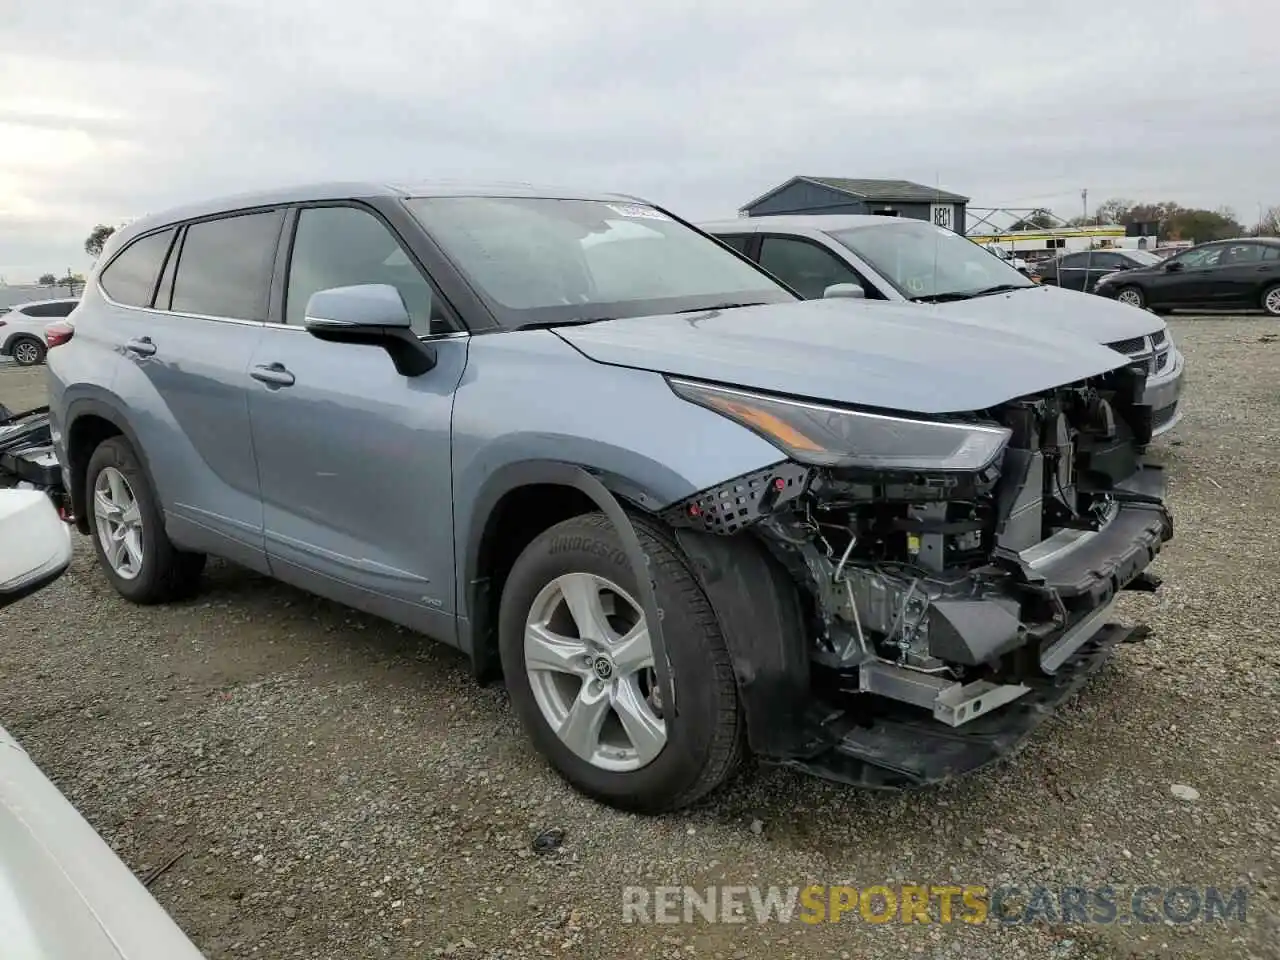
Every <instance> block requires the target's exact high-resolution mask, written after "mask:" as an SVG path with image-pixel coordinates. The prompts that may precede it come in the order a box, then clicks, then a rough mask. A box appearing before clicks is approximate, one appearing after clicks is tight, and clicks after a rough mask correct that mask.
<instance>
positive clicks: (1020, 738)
mask: <svg viewBox="0 0 1280 960" xmlns="http://www.w3.org/2000/svg"><path fill="white" fill-rule="evenodd" d="M1132 632H1133V628H1131V627H1124V626H1120V625H1118V624H1105V625H1104V626H1103V627H1102V628H1101V629H1100V630H1098V631H1097V632H1096V633H1094V634H1093V635H1092V636H1090V637H1089V638H1088V639H1087V640H1086V641H1085V642H1083V643H1082V644H1080V645H1079V646H1078V647H1076V649H1075V650H1073V651H1072V652H1071V653H1070V654H1068V655H1067V656H1066V658H1065V659H1064V660H1063V661H1062V663H1061V664H1060V666H1059V668H1058V670H1057V672H1056V673H1055V674H1054V676H1052V677H1043V678H1036V679H1033V680H1028V681H1027V682H1026V685H1027V687H1028V690H1027V692H1026V693H1025V694H1024V695H1021V696H1019V697H1018V699H1016V700H1014V701H1013V702H1012V703H1008V704H1006V705H1004V706H1002V707H1001V709H999V710H997V711H995V712H993V713H988V714H984V715H982V716H979V717H978V718H977V719H975V720H972V721H971V722H968V723H965V724H963V725H962V726H958V727H952V726H948V725H943V724H940V723H938V722H937V720H936V719H934V717H932V716H930V715H929V714H924V713H922V712H920V711H919V710H917V709H914V708H912V707H910V706H907V705H905V704H904V705H903V706H901V707H897V708H895V709H892V710H889V711H887V712H885V713H884V714H883V715H879V716H876V717H874V718H873V719H871V720H870V721H867V722H863V723H859V722H856V721H855V720H853V719H852V718H850V717H849V716H847V715H845V716H842V717H840V718H838V719H837V720H833V721H832V722H831V723H830V724H829V725H828V726H827V727H826V728H825V730H824V734H825V745H824V746H823V747H822V748H821V749H819V750H816V751H814V752H813V753H812V754H810V755H809V756H806V757H790V758H786V759H783V760H779V761H775V762H776V765H778V766H784V767H789V768H792V769H796V770H800V771H803V772H805V773H808V774H811V775H813V776H818V777H822V778H824V779H827V780H835V781H838V782H840V783H846V784H850V785H852V786H860V787H868V788H872V789H901V788H904V787H920V786H927V785H929V784H937V783H942V782H945V781H948V780H952V779H954V778H956V777H960V776H963V775H965V774H968V773H972V772H974V771H976V770H978V769H980V768H982V767H985V766H987V765H988V764H991V763H994V762H995V761H997V760H1000V759H1002V758H1005V757H1008V756H1011V755H1013V754H1014V753H1015V752H1017V750H1018V749H1020V748H1021V746H1022V745H1023V744H1024V743H1025V742H1026V740H1027V738H1028V737H1029V736H1030V735H1031V733H1032V732H1033V731H1034V730H1035V728H1036V727H1037V726H1039V725H1040V723H1041V722H1042V721H1043V720H1044V719H1045V718H1046V717H1047V716H1049V715H1050V714H1051V713H1053V712H1054V711H1055V710H1056V709H1057V708H1058V707H1059V706H1061V704H1062V703H1063V702H1064V701H1066V700H1067V699H1068V698H1069V697H1070V696H1071V695H1072V694H1073V693H1075V692H1076V691H1077V690H1079V688H1080V687H1081V686H1082V685H1083V684H1084V683H1085V681H1086V680H1088V678H1089V677H1090V676H1092V675H1093V674H1094V673H1096V672H1097V671H1098V670H1099V669H1100V668H1101V667H1102V666H1103V664H1105V663H1106V661H1107V660H1108V659H1109V657H1110V655H1111V653H1112V652H1113V651H1114V649H1115V647H1116V645H1117V644H1119V643H1121V642H1123V641H1124V640H1126V639H1127V638H1128V637H1129V635H1130V634H1131V633H1132Z"/></svg>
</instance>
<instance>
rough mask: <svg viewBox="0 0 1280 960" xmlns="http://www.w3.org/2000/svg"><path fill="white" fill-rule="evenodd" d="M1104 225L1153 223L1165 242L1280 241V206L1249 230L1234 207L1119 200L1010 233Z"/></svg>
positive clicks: (1044, 217)
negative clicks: (1092, 210)
mask: <svg viewBox="0 0 1280 960" xmlns="http://www.w3.org/2000/svg"><path fill="white" fill-rule="evenodd" d="M1104 223H1115V224H1119V225H1120V226H1123V227H1127V226H1130V225H1132V224H1137V223H1152V224H1155V225H1156V235H1157V236H1158V237H1159V238H1160V239H1161V240H1192V241H1194V242H1196V243H1208V242H1209V241H1210V240H1230V239H1231V238H1233V237H1280V206H1274V207H1269V208H1267V209H1265V210H1261V211H1259V216H1258V220H1257V222H1256V223H1254V224H1251V225H1248V226H1246V225H1245V224H1243V223H1242V222H1241V221H1240V218H1239V217H1238V216H1237V215H1236V213H1235V211H1234V210H1232V209H1231V208H1230V207H1219V208H1218V209H1217V210H1204V209H1200V208H1198V207H1184V206H1183V205H1182V204H1180V203H1178V202H1176V201H1174V200H1163V201H1160V202H1159V203H1137V202H1135V201H1133V200H1124V199H1121V198H1115V199H1111V200H1107V201H1106V202H1105V203H1102V204H1099V205H1098V208H1097V209H1096V210H1095V211H1094V212H1093V214H1091V215H1090V216H1088V217H1083V216H1080V217H1072V218H1071V219H1069V220H1068V219H1063V218H1062V217H1058V216H1056V215H1055V214H1054V213H1053V211H1052V210H1049V209H1047V208H1041V209H1039V210H1034V211H1032V212H1031V213H1029V214H1027V215H1026V216H1025V217H1023V218H1022V219H1021V220H1019V221H1018V222H1017V223H1015V224H1014V225H1013V226H1012V227H1010V228H1009V229H1011V230H1045V229H1049V228H1051V227H1057V226H1062V225H1063V224H1066V225H1067V226H1071V227H1084V226H1096V225H1098V224H1104Z"/></svg>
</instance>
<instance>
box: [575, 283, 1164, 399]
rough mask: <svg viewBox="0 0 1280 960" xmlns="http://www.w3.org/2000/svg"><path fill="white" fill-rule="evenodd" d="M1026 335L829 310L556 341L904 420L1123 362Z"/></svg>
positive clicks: (623, 328)
mask: <svg viewBox="0 0 1280 960" xmlns="http://www.w3.org/2000/svg"><path fill="white" fill-rule="evenodd" d="M1126 309H1130V310H1132V309H1133V308H1132V307H1128V308H1126ZM1133 312H1134V313H1138V312H1139V311H1137V310H1134V311H1133ZM1027 327H1028V324H1026V323H1025V322H1024V323H1021V324H1009V323H990V322H986V321H983V320H981V319H978V318H974V317H969V316H954V317H953V316H951V315H950V313H947V314H945V315H944V314H943V313H942V312H941V311H938V310H924V309H921V308H920V306H919V305H917V304H892V303H883V302H879V301H877V302H866V301H859V300H834V299H833V300H807V301H799V302H795V303H782V304H768V305H763V306H759V307H741V308H738V309H736V310H708V311H704V312H701V313H690V314H681V315H678V316H660V317H634V318H629V319H623V320H609V321H604V322H601V323H593V324H590V325H586V326H581V327H561V328H558V329H557V330H556V331H555V332H556V333H557V334H559V335H560V337H561V338H563V339H564V340H565V341H567V342H568V343H569V344H571V345H572V346H574V347H576V348H577V349H578V350H579V351H581V352H582V353H583V354H585V355H586V356H587V357H589V358H591V359H592V360H595V361H598V362H599V363H607V364H613V365H614V366H621V367H635V368H638V369H642V370H653V371H657V372H660V373H667V374H673V375H676V376H682V377H689V378H692V379H697V380H709V381H714V382H717V383H723V384H728V385H732V386H738V387H748V388H752V389H756V390H765V391H769V392H771V393H782V394H787V395H790V396H797V397H806V398H809V399H813V400H824V401H827V402H831V403H842V404H849V405H855V406H865V407H878V408H881V409H885V410H897V411H901V412H904V413H925V414H929V413H960V412H968V411H973V410H983V409H986V408H988V407H992V406H995V405H996V404H999V403H1003V402H1005V401H1006V400H1012V399H1014V398H1015V397H1021V396H1025V395H1027V394H1031V393H1037V392H1039V391H1041V390H1048V389H1051V388H1053V387H1057V386H1061V385H1063V384H1066V383H1072V382H1074V381H1077V380H1083V379H1085V378H1087V377H1093V376H1097V375H1098V374H1101V373H1105V372H1106V371H1108V370H1114V369H1116V368H1117V367H1121V366H1124V364H1125V363H1126V362H1127V361H1126V359H1125V358H1124V357H1123V356H1121V355H1120V354H1118V353H1116V352H1115V351H1114V350H1109V349H1107V348H1106V347H1103V346H1099V345H1098V344H1096V343H1093V342H1091V341H1090V340H1087V339H1085V338H1082V337H1079V336H1076V335H1065V334H1061V333H1058V332H1056V331H1054V330H1052V329H1048V328H1046V329H1036V330H1028V329H1027Z"/></svg>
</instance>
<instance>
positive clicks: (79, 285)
mask: <svg viewBox="0 0 1280 960" xmlns="http://www.w3.org/2000/svg"><path fill="white" fill-rule="evenodd" d="M57 285H58V286H59V287H66V288H67V296H69V297H74V296H75V295H76V291H77V290H83V289H84V275H83V274H80V273H68V274H67V275H66V276H65V277H63V278H62V279H60V280H59V281H58V282H57Z"/></svg>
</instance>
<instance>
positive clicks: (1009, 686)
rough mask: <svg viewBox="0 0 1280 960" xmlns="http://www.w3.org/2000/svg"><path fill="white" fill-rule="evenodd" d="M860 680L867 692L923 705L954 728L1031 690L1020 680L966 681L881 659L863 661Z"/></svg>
mask: <svg viewBox="0 0 1280 960" xmlns="http://www.w3.org/2000/svg"><path fill="white" fill-rule="evenodd" d="M858 682H859V684H860V685H861V689H862V690H863V692H865V693H877V694H879V695H880V696H882V697H888V698H889V699H890V700H899V701H901V702H902V703H910V704H913V705H915V706H917V707H924V708H925V709H927V710H931V711H932V712H933V716H934V719H935V720H941V721H942V722H943V723H945V724H947V725H948V726H951V727H958V726H960V724H962V723H967V722H968V721H970V720H976V719H977V718H978V717H980V716H981V715H982V714H984V713H990V712H991V711H992V710H994V709H996V707H1002V706H1004V705H1005V704H1006V703H1010V702H1011V701H1013V700H1017V699H1018V697H1020V696H1022V695H1023V694H1024V693H1028V692H1030V689H1031V688H1030V687H1026V686H1023V685H1022V684H1020V683H999V684H997V683H989V682H987V681H986V680H977V681H975V682H973V683H969V684H963V683H960V682H959V681H956V680H947V679H946V678H944V677H939V676H935V675H933V674H929V673H921V672H920V671H918V670H907V669H905V668H903V667H895V666H894V665H893V664H891V663H882V662H875V663H864V664H863V665H862V667H861V669H860V670H859V671H858Z"/></svg>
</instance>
